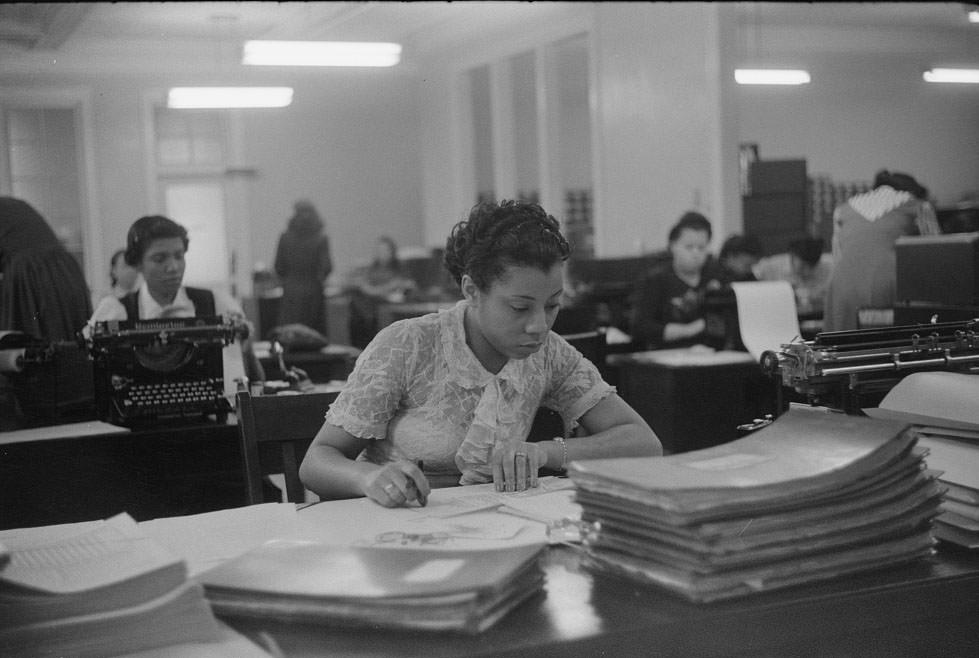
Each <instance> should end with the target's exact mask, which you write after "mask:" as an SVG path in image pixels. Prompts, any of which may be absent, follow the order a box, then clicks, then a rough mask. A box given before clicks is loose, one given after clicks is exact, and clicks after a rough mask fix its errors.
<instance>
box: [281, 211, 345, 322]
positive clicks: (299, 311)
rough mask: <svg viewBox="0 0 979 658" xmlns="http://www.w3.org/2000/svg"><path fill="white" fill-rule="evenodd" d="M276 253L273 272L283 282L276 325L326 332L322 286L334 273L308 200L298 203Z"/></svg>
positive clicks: (320, 222) (320, 223) (318, 221)
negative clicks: (301, 326)
mask: <svg viewBox="0 0 979 658" xmlns="http://www.w3.org/2000/svg"><path fill="white" fill-rule="evenodd" d="M293 209H294V212H293V215H292V218H291V219H290V220H289V225H288V226H287V227H286V230H285V232H284V233H282V235H281V236H279V244H278V246H277V248H276V250H275V273H276V274H277V275H278V276H279V280H280V281H281V282H282V301H281V303H280V305H279V314H278V318H277V321H276V324H277V325H279V326H285V325H289V324H302V325H306V326H307V327H310V328H311V329H315V330H316V331H318V332H320V333H324V332H326V300H325V297H324V294H323V286H324V284H325V283H326V277H328V276H330V272H332V271H333V261H332V259H331V258H330V239H329V237H327V235H326V233H325V232H324V224H323V220H322V219H320V216H319V213H318V212H316V207H315V206H313V204H312V203H310V202H309V201H304V200H301V201H297V202H296V203H295V205H294V206H293Z"/></svg>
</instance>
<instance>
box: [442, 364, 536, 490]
mask: <svg viewBox="0 0 979 658" xmlns="http://www.w3.org/2000/svg"><path fill="white" fill-rule="evenodd" d="M511 364H512V362H511ZM511 364H507V366H506V367H504V371H506V370H507V368H509V367H510V365H511ZM520 381H521V380H520V378H519V377H514V376H513V373H512V369H511V372H507V373H506V374H504V372H503V371H501V372H500V374H499V375H498V376H492V375H488V377H487V378H486V380H484V382H483V384H482V385H483V392H482V395H481V396H480V398H479V402H478V403H477V404H476V409H475V411H474V412H473V419H472V424H471V425H470V426H469V431H468V432H466V437H465V438H464V439H463V440H462V444H461V445H460V446H459V449H458V450H457V451H456V455H455V462H456V466H457V467H458V468H459V470H460V471H461V472H462V478H461V479H460V480H459V482H460V484H481V483H485V482H491V481H492V480H493V469H492V467H491V466H490V464H489V458H490V454H492V452H493V448H494V447H495V446H496V445H497V444H498V443H507V442H511V441H518V440H521V438H520V436H519V435H518V433H517V432H514V431H513V430H514V426H515V425H516V423H517V420H518V417H519V416H518V413H517V412H518V411H519V406H520V405H519V403H520V397H521V396H520V393H521V391H522V388H523V387H522V386H519V385H518V382H520Z"/></svg>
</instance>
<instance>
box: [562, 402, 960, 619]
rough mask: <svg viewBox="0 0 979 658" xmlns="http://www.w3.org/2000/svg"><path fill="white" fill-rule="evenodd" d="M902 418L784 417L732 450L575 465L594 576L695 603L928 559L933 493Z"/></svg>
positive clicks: (820, 413) (938, 495)
mask: <svg viewBox="0 0 979 658" xmlns="http://www.w3.org/2000/svg"><path fill="white" fill-rule="evenodd" d="M923 456H924V451H923V450H922V449H920V448H919V447H917V446H916V434H915V433H914V431H913V430H911V429H910V426H909V425H908V424H907V423H905V422H900V421H889V420H878V419H872V418H867V417H864V416H855V415H844V414H841V413H837V412H832V411H829V410H826V409H820V408H814V407H804V406H800V407H793V408H790V409H789V410H788V411H787V412H786V413H784V414H783V415H781V416H780V417H779V418H778V419H776V421H775V422H774V423H772V424H771V425H769V426H768V427H765V428H763V429H761V430H758V431H756V432H754V433H753V434H750V435H748V436H746V437H744V438H741V439H737V440H735V441H732V442H730V443H725V444H722V445H719V446H714V447H711V448H706V449H704V450H698V451H693V452H687V453H680V454H675V455H670V456H667V457H651V458H642V459H635V458H633V459H598V460H589V461H581V462H573V463H572V465H571V469H570V477H571V479H572V480H573V481H574V483H575V485H576V486H577V494H576V499H577V501H578V502H579V503H580V504H581V506H582V508H583V512H582V519H583V521H585V522H587V523H590V524H591V526H592V528H593V529H592V530H591V531H589V532H588V535H587V536H586V537H585V539H584V546H585V550H586V553H587V564H588V565H589V567H590V568H592V569H594V570H596V571H598V572H602V573H608V574H612V575H613V576H618V577H623V578H628V579H631V580H634V581H638V582H641V583H645V584H650V585H654V586H659V587H662V588H665V589H667V590H670V591H672V592H675V593H677V594H679V595H681V596H682V597H684V598H686V599H689V600H691V601H695V602H708V601H715V600H721V599H729V598H733V597H739V596H745V595H749V594H752V593H755V592H763V591H769V590H775V589H780V588H784V587H789V586H794V585H801V584H805V583H811V582H816V581H822V580H826V579H831V578H837V577H840V576H843V575H847V574H853V573H857V572H862V571H867V570H872V569H880V568H884V567H888V566H892V565H897V564H902V563H906V562H910V561H913V560H916V559H919V558H922V557H925V556H928V555H930V554H931V553H932V552H933V550H934V548H933V546H934V543H935V542H934V539H933V536H932V527H933V519H934V518H935V517H936V516H937V515H938V514H939V511H940V510H939V505H940V504H941V500H942V489H941V488H940V486H939V484H938V483H937V482H936V480H935V477H934V474H932V473H930V472H929V471H928V470H927V469H926V467H925V465H924V463H923Z"/></svg>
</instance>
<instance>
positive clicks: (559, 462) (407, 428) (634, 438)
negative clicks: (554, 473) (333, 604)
mask: <svg viewBox="0 0 979 658" xmlns="http://www.w3.org/2000/svg"><path fill="white" fill-rule="evenodd" d="M569 253H570V247H569V245H568V243H567V241H566V240H565V238H564V237H563V236H562V235H561V232H560V229H559V227H558V222H557V220H555V219H554V218H553V217H551V216H550V215H548V214H547V213H545V212H544V210H543V209H542V208H541V207H540V206H539V205H537V204H532V203H522V202H515V201H503V202H501V203H500V204H495V203H483V204H478V205H477V206H475V207H474V208H473V209H472V211H471V212H470V214H469V218H468V219H467V220H464V221H462V222H460V223H459V224H457V225H456V226H455V228H454V229H453V230H452V233H451V235H450V236H449V238H448V241H447V242H446V249H445V266H446V268H447V269H448V270H449V272H450V273H451V274H452V276H453V278H454V279H455V281H456V282H457V283H458V284H459V286H460V289H461V291H462V293H463V297H464V299H463V300H462V301H460V302H459V303H458V304H457V305H456V306H454V307H453V308H451V309H448V310H445V311H441V312H439V313H432V314H429V315H426V316H422V317H418V318H411V319H407V320H402V321H400V322H395V323H393V324H391V325H389V326H388V327H385V328H384V329H382V330H381V331H380V332H379V333H378V334H377V336H376V337H375V338H374V340H373V341H371V343H370V344H369V345H368V346H367V348H366V349H365V350H364V352H363V353H362V354H361V356H360V358H358V360H357V364H356V367H355V368H354V371H353V373H351V375H350V378H349V380H348V382H347V385H346V386H345V387H344V390H343V392H342V393H340V395H339V397H338V398H337V400H336V402H335V403H334V404H333V405H332V406H331V408H330V410H329V412H328V413H327V414H326V421H325V423H324V424H323V427H322V428H321V429H320V431H319V433H318V434H317V435H316V437H315V439H314V440H313V443H312V445H311V446H310V448H309V451H308V452H307V453H306V458H305V459H304V460H303V464H302V466H301V468H300V476H301V477H302V480H303V483H304V484H305V486H306V487H307V488H309V489H310V490H312V491H314V492H315V493H317V494H318V495H319V496H320V497H321V498H350V497H356V496H367V497H369V498H371V499H372V500H374V501H375V502H377V503H379V504H381V505H384V506H386V507H396V506H400V505H404V504H406V503H410V502H413V501H415V500H418V501H419V502H421V501H423V500H424V499H425V497H426V496H427V494H428V492H429V489H430V486H440V485H445V484H479V483H488V482H493V483H495V485H496V489H497V490H498V491H515V490H523V489H526V488H527V487H528V486H531V487H532V486H536V485H537V472H538V470H539V469H540V468H545V467H546V468H549V469H555V470H561V469H563V468H565V467H566V465H567V463H568V462H569V461H571V460H575V459H588V458H595V457H613V456H640V455H642V456H645V455H658V454H661V453H662V447H661V446H660V443H659V440H658V439H657V438H656V435H655V434H654V433H653V431H652V430H651V429H650V428H649V426H648V425H647V424H646V422H645V421H644V420H643V419H642V417H641V416H639V414H638V413H637V412H636V411H635V410H633V409H632V408H631V407H630V406H629V405H628V404H626V403H625V402H624V401H623V400H622V399H621V398H620V397H619V396H618V395H617V394H616V393H615V389H614V388H613V387H612V386H610V385H609V384H607V383H606V382H605V381H603V380H602V377H601V375H600V374H599V372H598V369H597V368H596V367H595V365H594V364H592V363H591V362H590V361H588V360H587V359H585V358H584V357H583V356H582V355H581V354H580V353H579V352H578V351H577V350H575V349H574V348H573V347H571V346H570V345H569V344H568V343H567V342H566V341H565V340H564V339H563V338H561V337H560V336H558V335H557V334H555V333H553V332H551V330H550V328H551V326H552V325H553V324H554V319H555V317H556V316H557V313H558V308H559V300H560V298H561V294H562V291H563V289H564V280H563V267H562V266H563V263H564V261H565V260H566V259H567V257H568V255H569ZM540 406H546V407H549V408H551V409H554V410H555V411H557V412H558V413H559V414H560V415H561V417H562V418H563V419H564V424H565V434H568V433H570V432H571V431H572V430H574V429H575V428H576V427H578V426H579V425H580V427H581V428H582V429H583V430H584V433H585V434H586V435H587V436H586V437H583V438H580V439H574V440H572V441H568V442H566V443H565V442H564V441H563V437H555V439H554V440H550V441H540V442H536V443H527V442H526V441H525V439H526V437H527V435H528V432H529V431H530V426H531V423H532V421H533V418H534V414H535V413H536V411H537V409H538V407H540ZM419 462H424V473H423V472H422V471H421V470H420V469H419V468H418V467H417V464H418V463H419ZM430 483H431V484H430Z"/></svg>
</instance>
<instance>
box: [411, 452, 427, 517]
mask: <svg viewBox="0 0 979 658" xmlns="http://www.w3.org/2000/svg"><path fill="white" fill-rule="evenodd" d="M415 466H417V467H418V470H419V471H421V472H422V473H424V472H425V462H424V461H422V460H421V459H418V460H416V461H415ZM408 496H409V500H410V499H414V500H416V501H418V504H419V505H421V506H422V507H425V506H426V505H428V496H425V495H423V494H422V493H421V491H419V490H418V485H417V484H415V480H414V478H408Z"/></svg>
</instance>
